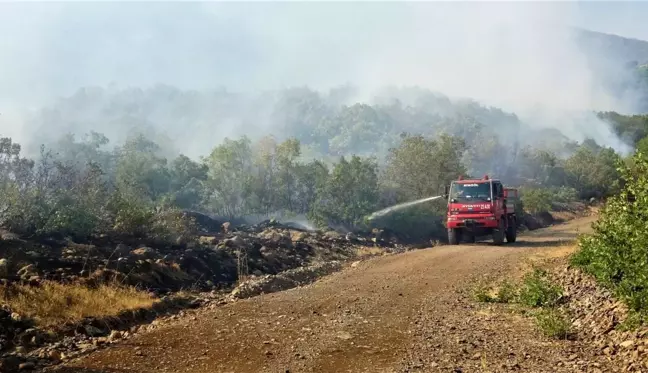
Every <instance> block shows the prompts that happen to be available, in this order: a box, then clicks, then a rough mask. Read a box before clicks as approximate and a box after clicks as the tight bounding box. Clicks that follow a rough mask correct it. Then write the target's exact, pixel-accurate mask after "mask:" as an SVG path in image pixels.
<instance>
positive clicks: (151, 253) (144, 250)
mask: <svg viewBox="0 0 648 373" xmlns="http://www.w3.org/2000/svg"><path fill="white" fill-rule="evenodd" d="M131 254H132V255H136V256H140V257H143V258H146V259H158V258H159V257H160V254H159V253H158V252H157V251H155V249H152V248H150V247H146V246H144V247H140V248H139V249H135V250H133V251H131Z"/></svg>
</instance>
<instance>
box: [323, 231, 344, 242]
mask: <svg viewBox="0 0 648 373" xmlns="http://www.w3.org/2000/svg"><path fill="white" fill-rule="evenodd" d="M324 237H326V238H328V239H331V240H336V239H339V238H341V236H340V234H339V233H338V232H336V231H328V232H326V233H324Z"/></svg>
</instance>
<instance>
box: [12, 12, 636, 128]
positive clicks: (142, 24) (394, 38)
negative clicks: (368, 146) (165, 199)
mask: <svg viewBox="0 0 648 373" xmlns="http://www.w3.org/2000/svg"><path fill="white" fill-rule="evenodd" d="M646 19H648V3H646V2H605V3H604V2H587V3H577V2H543V3H532V2H518V3H514V2H499V3H490V2H483V1H480V2H472V3H469V2H438V3H433V2H415V3H404V2H356V3H350V2H349V3H343V2H286V3H273V2H257V3H242V2H236V3H233V2H230V3H223V2H211V3H188V2H177V3H171V2H164V3H162V2H160V3H157V2H143V3H134V2H120V3H116V2H115V3H108V2H103V3H99V2H76V3H53V2H46V3H34V2H28V3H27V2H24V3H21V2H0V72H1V73H0V112H7V111H10V110H11V109H12V108H14V107H17V106H20V107H25V106H27V107H37V106H39V105H41V104H42V103H43V102H47V101H48V100H51V99H52V98H54V97H56V96H60V95H69V94H71V93H73V92H74V91H75V90H76V89H78V88H79V87H80V86H87V85H103V86H105V85H108V84H111V83H114V84H117V86H120V87H127V86H149V85H153V84H156V83H166V84H171V85H175V86H178V87H181V88H187V89H210V88H217V87H221V86H225V87H228V88H230V89H234V90H250V91H252V90H258V89H272V88H281V87H284V86H295V85H310V86H312V87H314V88H322V89H326V88H329V87H332V86H338V85H341V84H344V83H347V82H350V83H354V84H357V85H360V86H362V87H364V89H366V90H367V92H369V91H371V90H372V89H374V88H376V87H378V86H381V85H384V84H398V85H421V86H424V87H427V88H431V89H434V90H438V91H441V92H443V93H446V94H448V95H451V96H469V97H474V98H477V99H479V100H482V101H483V102H486V103H488V104H493V105H498V106H500V107H502V108H504V109H506V110H510V111H516V113H523V112H528V113H535V114H533V119H535V120H536V121H538V122H545V121H550V120H552V119H551V118H564V115H563V114H562V112H563V111H565V110H566V111H582V110H590V109H596V110H612V109H614V110H622V109H628V107H631V106H632V101H633V100H632V97H627V99H626V98H624V99H623V100H620V99H619V98H618V96H615V97H612V96H611V95H610V93H609V92H608V91H607V90H606V89H604V88H602V87H601V86H600V84H599V83H598V81H597V80H596V79H594V77H593V76H592V75H593V73H592V71H591V69H590V68H589V62H588V61H586V60H585V58H584V56H583V55H582V54H581V53H580V52H579V51H578V50H577V48H576V47H575V45H574V44H573V41H572V40H570V39H569V36H568V35H567V33H566V32H565V29H562V28H561V27H560V26H576V27H582V28H586V29H590V30H595V31H601V32H608V33H616V34H619V35H622V36H627V37H635V38H643V39H647V40H648V23H646V22H645V20H646ZM597 74H598V75H600V72H599V73H597ZM597 78H598V77H597ZM537 113H542V115H537ZM5 118H6V117H5ZM547 118H549V119H547ZM8 122H9V121H8V120H6V119H5V120H4V121H0V132H3V133H7V131H8V129H7V126H8V125H7V124H6V123H8ZM13 123H15V121H13ZM3 127H4V128H3ZM574 128H575V127H574ZM572 129H573V128H572ZM574 131H576V132H582V130H574ZM601 131H602V132H601V133H600V135H599V136H597V137H600V138H605V137H606V136H608V132H606V131H605V130H601ZM567 132H569V128H568V129H567Z"/></svg>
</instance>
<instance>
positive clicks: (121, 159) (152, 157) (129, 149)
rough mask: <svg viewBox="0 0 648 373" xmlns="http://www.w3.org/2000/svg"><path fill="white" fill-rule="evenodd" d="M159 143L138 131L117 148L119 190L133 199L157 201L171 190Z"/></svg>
mask: <svg viewBox="0 0 648 373" xmlns="http://www.w3.org/2000/svg"><path fill="white" fill-rule="evenodd" d="M159 150H160V148H159V146H158V145H157V144H156V143H154V142H152V141H150V140H148V139H147V138H145V137H144V136H143V135H141V134H140V135H137V136H135V137H133V138H131V139H129V140H128V141H126V143H125V144H124V145H123V146H122V147H121V148H120V149H119V150H118V155H117V167H116V172H115V179H116V180H115V181H116V186H117V189H118V190H119V193H122V194H127V195H129V198H130V199H142V200H144V201H148V202H154V201H157V200H158V199H159V198H161V197H162V196H163V195H165V194H166V193H168V192H169V188H170V181H171V177H170V174H169V170H168V168H167V160H166V158H163V157H160V156H158V155H157V153H158V152H159Z"/></svg>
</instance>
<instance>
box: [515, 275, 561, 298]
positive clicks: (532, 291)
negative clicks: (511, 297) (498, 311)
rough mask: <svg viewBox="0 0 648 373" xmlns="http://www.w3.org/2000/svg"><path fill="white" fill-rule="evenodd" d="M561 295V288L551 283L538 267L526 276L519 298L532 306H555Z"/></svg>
mask: <svg viewBox="0 0 648 373" xmlns="http://www.w3.org/2000/svg"><path fill="white" fill-rule="evenodd" d="M561 296H562V291H561V289H560V288H559V287H558V286H556V285H554V284H552V283H551V281H550V280H549V279H548V278H547V276H546V273H545V272H544V271H542V270H539V269H536V270H534V271H533V272H531V273H529V274H527V275H526V276H525V277H524V280H523V281H522V286H521V288H520V295H519V299H520V302H521V303H522V304H524V305H526V306H530V307H553V306H555V305H556V304H558V301H559V300H560V298H561Z"/></svg>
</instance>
